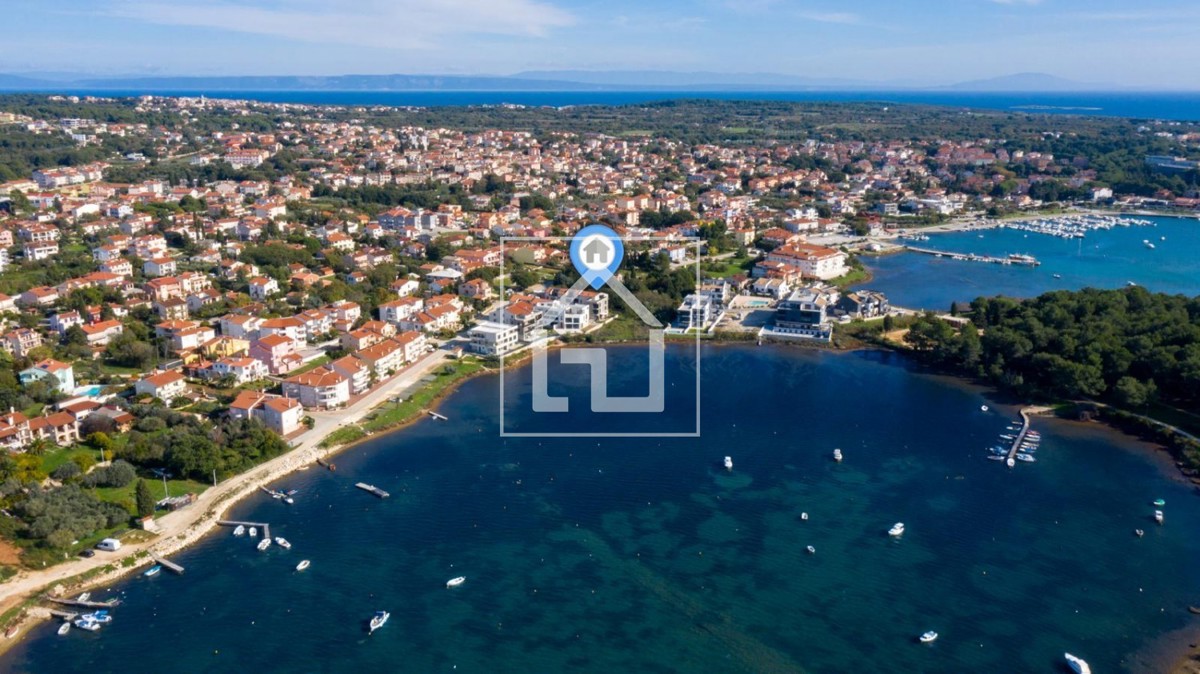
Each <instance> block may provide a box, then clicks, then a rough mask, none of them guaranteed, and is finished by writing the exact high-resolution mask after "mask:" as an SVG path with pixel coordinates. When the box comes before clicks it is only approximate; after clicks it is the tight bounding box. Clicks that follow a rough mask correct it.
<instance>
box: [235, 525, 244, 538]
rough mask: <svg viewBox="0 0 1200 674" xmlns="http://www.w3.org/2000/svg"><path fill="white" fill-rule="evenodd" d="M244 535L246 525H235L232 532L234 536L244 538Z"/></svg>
mask: <svg viewBox="0 0 1200 674" xmlns="http://www.w3.org/2000/svg"><path fill="white" fill-rule="evenodd" d="M245 534H246V525H244V524H239V525H237V528H236V529H234V530H233V535H234V536H244V535H245Z"/></svg>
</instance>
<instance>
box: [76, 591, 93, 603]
mask: <svg viewBox="0 0 1200 674" xmlns="http://www.w3.org/2000/svg"><path fill="white" fill-rule="evenodd" d="M91 598H92V593H91V592H84V593H83V594H81V595H79V601H87V600H89V599H91Z"/></svg>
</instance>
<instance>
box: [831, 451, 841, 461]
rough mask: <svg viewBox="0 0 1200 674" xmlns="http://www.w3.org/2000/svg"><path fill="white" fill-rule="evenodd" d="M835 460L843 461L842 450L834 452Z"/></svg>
mask: <svg viewBox="0 0 1200 674" xmlns="http://www.w3.org/2000/svg"><path fill="white" fill-rule="evenodd" d="M833 460H834V461H838V462H840V461H841V460H842V450H840V449H835V450H833Z"/></svg>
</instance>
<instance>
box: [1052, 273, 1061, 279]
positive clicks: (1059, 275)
mask: <svg viewBox="0 0 1200 674" xmlns="http://www.w3.org/2000/svg"><path fill="white" fill-rule="evenodd" d="M1053 276H1054V278H1062V274H1054V275H1053Z"/></svg>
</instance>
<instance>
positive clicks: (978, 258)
mask: <svg viewBox="0 0 1200 674" xmlns="http://www.w3.org/2000/svg"><path fill="white" fill-rule="evenodd" d="M904 249H905V250H907V251H909V252H910V253H921V254H922V255H932V256H934V257H944V258H948V259H951V260H956V261H959V262H987V263H989V264H1002V265H1017V266H1021V267H1037V266H1039V265H1041V264H1042V263H1041V262H1038V260H1037V258H1035V257H1033V256H1032V255H1024V254H1021V253H1012V254H1009V255H1007V256H1002V257H1000V256H991V255H976V254H975V253H953V252H950V251H945V250H934V249H932V248H918V247H916V246H905V247H904Z"/></svg>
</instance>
